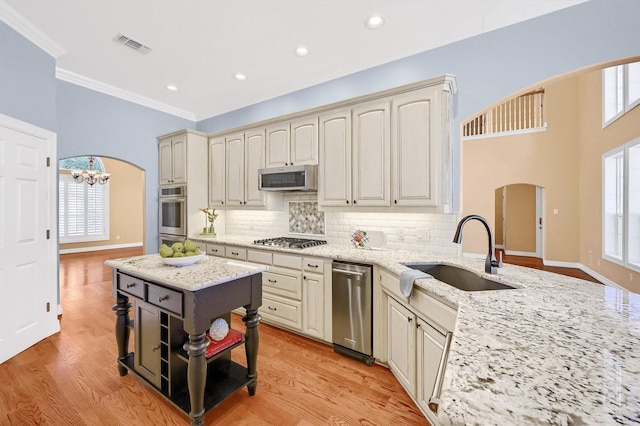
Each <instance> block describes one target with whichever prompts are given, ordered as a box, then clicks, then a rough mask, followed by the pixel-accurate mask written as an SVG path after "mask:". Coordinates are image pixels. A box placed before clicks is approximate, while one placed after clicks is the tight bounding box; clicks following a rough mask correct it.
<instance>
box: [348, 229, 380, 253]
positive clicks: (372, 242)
mask: <svg viewBox="0 0 640 426" xmlns="http://www.w3.org/2000/svg"><path fill="white" fill-rule="evenodd" d="M351 243H353V245H354V247H356V248H362V249H370V250H380V249H382V248H384V246H385V244H387V236H386V235H385V233H384V232H382V231H364V230H356V231H353V233H352V234H351Z"/></svg>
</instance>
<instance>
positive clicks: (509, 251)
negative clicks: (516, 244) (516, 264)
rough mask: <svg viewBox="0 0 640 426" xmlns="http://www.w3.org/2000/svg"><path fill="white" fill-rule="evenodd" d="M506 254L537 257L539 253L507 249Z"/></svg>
mask: <svg viewBox="0 0 640 426" xmlns="http://www.w3.org/2000/svg"><path fill="white" fill-rule="evenodd" d="M504 254H506V255H507V256H525V257H537V256H538V253H535V252H530V251H514V250H505V251H504Z"/></svg>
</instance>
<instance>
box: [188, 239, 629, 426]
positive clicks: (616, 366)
mask: <svg viewBox="0 0 640 426" xmlns="http://www.w3.org/2000/svg"><path fill="white" fill-rule="evenodd" d="M192 239H193V240H198V241H205V242H218V243H222V244H234V245H239V246H245V247H248V248H253V249H266V250H273V251H282V252H288V253H294V254H298V255H304V256H317V257H326V258H330V259H336V260H345V261H352V262H361V263H369V264H377V265H379V266H381V267H383V268H385V269H387V270H388V271H389V272H392V273H395V274H400V272H402V271H403V270H405V269H406V268H407V267H406V266H404V265H402V264H401V263H400V262H436V263H438V262H439V263H447V264H451V265H455V266H460V267H463V268H466V269H469V270H471V271H474V272H476V273H479V274H480V275H483V276H487V274H485V273H484V272H482V271H484V259H472V258H466V257H451V256H438V255H432V254H429V253H422V252H413V251H402V250H362V249H355V248H348V247H342V246H340V247H337V246H333V245H321V246H316V247H311V248H308V249H304V250H295V249H283V248H275V247H263V246H257V245H253V244H252V242H253V239H252V238H249V237H244V236H220V237H217V238H214V239H206V238H192ZM489 277H490V278H491V279H494V280H497V281H501V282H504V283H505V284H509V285H510V286H512V287H516V289H514V290H503V291H485V292H464V291H460V290H458V289H456V288H454V287H452V286H449V285H447V284H445V283H442V282H440V281H438V280H436V279H433V278H430V279H421V280H417V281H416V282H415V284H416V286H418V287H419V288H420V289H421V290H423V291H426V292H427V293H429V294H430V295H432V296H434V297H436V298H438V299H440V300H442V301H443V302H445V303H447V304H449V305H450V306H453V307H456V308H457V309H458V320H457V322H456V329H455V330H454V334H453V342H452V344H451V349H450V352H449V359H448V364H447V368H446V372H445V378H444V384H443V391H442V395H441V404H440V409H439V411H438V419H439V421H440V423H441V424H443V425H450V424H451V425H500V426H503V425H531V424H553V425H583V424H589V425H591V424H593V425H608V424H611V425H620V424H638V423H640V295H639V294H636V293H631V292H628V291H626V290H622V289H618V288H614V287H611V286H605V285H600V284H595V283H591V282H588V281H584V280H580V279H577V278H572V277H566V276H563V275H558V274H553V273H550V272H546V271H540V270H536V269H530V268H524V267H519V266H514V265H505V266H504V267H503V268H500V269H499V270H498V275H491V276H489Z"/></svg>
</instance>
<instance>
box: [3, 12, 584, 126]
mask: <svg viewBox="0 0 640 426" xmlns="http://www.w3.org/2000/svg"><path fill="white" fill-rule="evenodd" d="M583 1H585V0H226V1H221V0H109V1H87V0H58V1H52V0H0V9H1V10H0V11H1V12H3V13H2V15H4V16H5V17H6V16H10V17H11V19H10V20H8V21H11V22H8V23H9V24H10V25H11V24H12V23H13V25H12V26H13V27H14V28H15V27H21V28H20V29H19V31H20V32H22V33H23V34H24V35H25V36H27V37H28V38H29V39H31V40H32V41H34V42H35V43H36V44H38V45H39V46H40V47H42V48H44V49H45V50H47V51H48V52H49V53H51V54H52V55H53V56H55V57H57V62H56V66H57V74H58V76H59V78H62V79H65V80H67V81H75V82H77V83H79V84H83V85H86V86H88V87H92V86H93V87H94V88H96V87H99V86H102V89H105V88H106V91H107V92H109V91H110V90H111V91H112V92H114V93H115V94H117V93H120V94H130V95H131V96H130V98H132V99H134V100H135V99H136V97H137V100H138V101H141V103H145V102H147V104H151V105H154V104H155V106H156V107H158V109H163V106H167V107H168V109H171V108H172V109H173V112H174V113H175V112H177V114H176V115H181V116H184V117H187V118H190V119H193V120H202V119H205V118H208V117H212V116H215V115H218V114H221V113H224V112H228V111H232V110H235V109H238V108H242V107H245V106H248V105H251V104H255V103H257V102H260V101H263V100H267V99H271V98H274V97H277V96H280V95H283V94H286V93H290V92H293V91H296V90H299V89H303V88H305V87H309V86H313V85H315V84H319V83H322V82H325V81H329V80H332V79H335V78H338V77H341V76H344V75H348V74H352V73H354V72H357V71H361V70H364V69H367V68H371V67H374V66H376V65H380V64H384V63H387V62H390V61H393V60H396V59H399V58H403V57H406V56H409V55H413V54H415V53H419V52H422V51H425V50H429V49H433V48H435V47H438V46H442V45H445V44H448V43H452V42H455V41H458V40H462V39H465V38H468V37H472V36H474V35H478V34H481V33H484V32H488V31H491V30H495V29H497V28H500V27H504V26H507V25H510V24H513V23H516V22H521V21H524V20H527V19H530V18H533V17H536V16H540V15H543V14H546V13H550V12H553V11H556V10H559V9H562V8H565V7H569V6H572V5H575V4H578V3H582V2H583ZM3 3H4V4H3ZM372 14H380V15H382V16H383V17H384V20H385V25H384V26H383V27H382V28H379V29H376V30H370V29H368V28H366V27H365V25H364V23H365V19H366V18H367V17H368V16H369V15H372ZM118 33H121V34H124V35H126V36H128V37H130V38H132V39H134V40H136V41H138V42H140V43H142V44H144V45H146V46H148V47H150V48H151V49H152V50H151V51H150V52H149V53H147V54H146V55H143V54H140V53H139V52H137V51H135V50H133V49H131V48H129V47H126V46H124V45H122V44H118V43H116V42H114V41H113V39H114V37H115V36H116V35H117V34H118ZM299 45H304V46H306V47H307V48H308V49H309V51H310V53H309V55H308V56H306V57H298V56H296V55H294V49H295V48H296V47H297V46H299ZM238 72H242V73H245V74H246V75H247V77H248V78H247V80H246V81H237V80H235V79H234V78H233V75H234V74H235V73H238ZM168 84H173V85H175V86H177V87H178V89H179V90H178V91H177V92H171V91H169V90H167V89H166V85H168ZM102 89H101V90H102ZM112 89H113V90H112ZM102 91H105V90H102ZM125 98H126V96H125Z"/></svg>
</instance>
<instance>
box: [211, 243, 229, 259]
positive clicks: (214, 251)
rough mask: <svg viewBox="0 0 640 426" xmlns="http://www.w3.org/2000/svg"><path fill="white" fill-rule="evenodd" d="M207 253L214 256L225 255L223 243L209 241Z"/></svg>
mask: <svg viewBox="0 0 640 426" xmlns="http://www.w3.org/2000/svg"><path fill="white" fill-rule="evenodd" d="M207 254H210V255H212V256H219V257H224V256H225V254H224V246H223V245H221V244H211V243H207Z"/></svg>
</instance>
